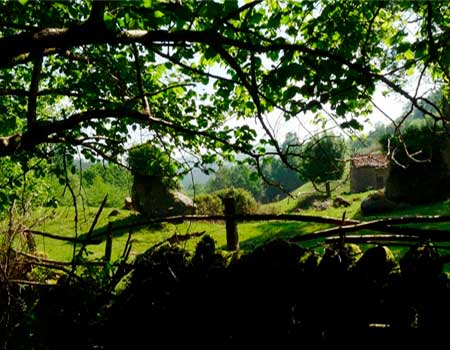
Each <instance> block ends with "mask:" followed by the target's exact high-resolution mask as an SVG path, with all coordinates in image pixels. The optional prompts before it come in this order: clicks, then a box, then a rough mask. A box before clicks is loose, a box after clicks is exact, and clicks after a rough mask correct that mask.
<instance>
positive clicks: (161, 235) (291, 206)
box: [2, 184, 450, 261]
mask: <svg viewBox="0 0 450 350" xmlns="http://www.w3.org/2000/svg"><path fill="white" fill-rule="evenodd" d="M347 190H348V189H347V188H346V187H345V186H343V187H341V188H340V189H338V190H336V194H335V195H339V196H341V197H342V198H344V199H345V200H347V201H348V202H349V203H350V206H349V207H347V208H343V207H341V208H334V207H333V206H329V207H328V208H326V209H324V210H317V209H314V208H297V206H298V204H299V203H302V201H303V200H304V199H305V198H307V197H308V196H310V195H314V188H313V187H312V186H311V185H310V184H305V185H303V186H302V187H300V188H299V189H297V190H296V191H294V192H293V197H287V198H285V199H283V200H281V201H278V202H275V203H271V204H266V205H262V206H261V211H262V212H270V213H279V214H281V213H299V214H303V215H316V216H329V217H335V218H342V217H343V216H344V213H345V218H347V219H357V220H363V221H370V220H374V219H379V218H383V217H400V216H411V215H412V216H414V215H446V214H449V213H450V201H444V202H438V203H434V204H430V205H421V206H415V207H409V208H406V209H402V210H397V211H394V212H391V213H387V214H384V215H377V216H362V215H361V213H360V204H361V200H363V199H364V198H366V197H367V196H368V195H369V194H370V193H371V192H370V191H369V192H365V193H358V194H348V192H346V191H347ZM316 195H317V193H316ZM97 211H98V208H93V207H85V208H82V207H79V208H78V215H77V225H76V230H75V209H74V208H73V207H59V208H56V209H53V208H41V209H38V210H35V211H34V212H33V213H32V215H31V217H29V218H28V219H27V220H26V222H25V224H26V225H28V226H29V227H30V228H31V229H32V230H36V231H43V232H48V233H52V234H56V235H60V236H64V237H71V238H74V237H75V236H78V237H83V236H84V235H86V233H87V232H88V231H89V229H90V227H91V225H92V223H93V221H94V217H95V215H96V213H97ZM113 211H115V212H116V213H115V215H111V213H112V212H113ZM143 220H144V218H143V217H142V216H141V215H139V214H138V213H137V212H135V211H130V210H125V209H113V208H105V209H104V210H103V212H102V213H101V215H100V217H99V220H98V222H97V224H96V226H95V228H94V231H93V236H94V237H97V239H96V243H95V244H89V245H88V246H87V252H88V257H89V259H99V258H101V257H103V255H104V253H105V237H106V231H107V228H108V225H112V227H113V228H114V226H116V227H117V226H123V225H127V224H132V223H136V222H141V221H143ZM5 225H6V222H4V223H2V226H5ZM327 227H329V226H328V225H325V224H315V223H303V222H281V221H260V222H241V223H239V225H238V232H239V240H240V248H241V249H242V250H251V249H253V248H255V247H257V246H258V245H261V244H263V243H264V242H266V241H268V240H270V239H273V238H291V237H294V236H297V235H303V234H306V233H312V232H315V231H318V230H322V229H325V228H327ZM412 227H414V225H412ZM415 227H421V228H434V229H440V230H449V236H450V223H444V224H442V223H441V224H420V225H415ZM113 231H114V230H113ZM200 232H201V233H203V232H204V233H205V234H208V235H210V236H212V237H213V238H214V240H215V241H216V243H217V247H218V248H219V249H225V248H226V234H225V225H224V223H223V222H220V221H217V222H197V221H195V222H189V221H185V222H183V223H178V224H171V223H163V224H156V225H151V226H149V225H146V226H140V227H138V228H133V229H122V230H120V231H114V236H113V237H114V238H113V246H112V259H113V260H116V259H118V258H119V257H120V256H121V255H122V254H123V250H124V247H125V244H126V242H127V240H128V237H129V235H131V237H130V239H131V242H132V249H131V253H130V258H133V257H135V256H136V255H138V254H140V253H142V252H144V251H145V250H147V249H149V248H150V247H152V246H153V245H155V244H158V243H159V242H162V241H164V240H165V239H167V238H169V237H171V236H173V235H174V234H177V235H185V234H191V233H200ZM34 237H35V241H36V246H37V250H38V251H39V252H40V253H42V254H44V255H45V256H46V257H48V258H49V259H55V260H61V261H69V260H71V258H72V256H73V253H74V245H73V243H71V242H65V241H59V240H55V239H52V238H48V237H42V236H39V235H35V236H34ZM199 239H200V238H199V237H198V238H193V239H190V240H187V241H185V242H182V244H183V245H184V246H185V248H186V249H187V250H189V251H193V250H194V249H195V246H196V244H197V242H198V241H199ZM322 241H323V240H322ZM322 241H311V242H307V243H303V244H304V245H306V246H316V245H318V244H320V243H321V242H322ZM79 246H80V245H78V246H77V247H79ZM405 249H406V248H402V247H393V248H392V250H393V252H394V254H395V255H397V256H398V257H399V256H400V255H401V254H402V253H403V252H404V251H405Z"/></svg>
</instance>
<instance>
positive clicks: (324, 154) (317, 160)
mask: <svg viewBox="0 0 450 350" xmlns="http://www.w3.org/2000/svg"><path fill="white" fill-rule="evenodd" d="M344 155H345V143H344V141H343V140H342V139H341V138H339V137H337V136H335V135H331V134H325V135H323V137H321V138H319V139H313V140H311V141H309V142H308V143H307V144H306V145H305V149H304V158H303V162H302V175H303V177H304V178H305V179H306V180H308V181H311V182H312V183H313V185H316V184H320V183H324V184H325V187H326V193H327V196H328V197H331V189H330V181H332V180H339V179H340V178H341V177H342V175H343V173H344V168H345V162H344Z"/></svg>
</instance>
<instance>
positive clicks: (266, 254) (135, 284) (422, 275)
mask: <svg viewBox="0 0 450 350" xmlns="http://www.w3.org/2000/svg"><path fill="white" fill-rule="evenodd" d="M127 269H129V270H131V272H130V273H128V274H127V275H125V277H124V278H122V280H121V281H120V282H119V281H118V279H117V278H116V277H117V276H120V275H121V274H122V275H123V274H124V273H118V274H114V275H113V277H110V275H109V274H107V273H105V270H104V269H103V267H102V268H101V269H96V268H90V269H87V270H86V273H85V275H84V277H83V278H77V279H70V278H68V277H65V278H61V279H60V280H59V281H58V283H57V284H56V285H54V286H45V287H44V286H27V287H22V288H19V287H18V286H17V285H2V288H1V299H0V300H1V309H2V310H1V314H2V315H3V316H2V317H3V319H4V320H7V322H5V323H2V324H3V325H6V326H5V327H3V328H2V329H1V332H2V334H1V335H0V338H1V339H3V340H2V341H3V344H2V345H3V346H4V347H6V348H7V349H142V348H160V347H161V346H164V347H168V348H175V347H178V346H182V347H183V348H207V347H208V348H222V347H225V346H226V347H228V348H242V347H244V348H252V349H253V348H258V347H262V346H264V348H266V347H267V346H276V347H277V348H280V349H283V348H293V347H298V348H301V347H306V348H311V346H313V347H314V348H317V347H321V346H323V347H328V346H329V347H332V346H333V347H335V346H337V345H339V346H346V347H347V348H348V347H350V348H353V347H355V348H356V347H359V346H361V344H371V345H380V346H384V345H386V344H388V345H389V347H393V346H401V347H402V348H406V347H408V346H412V345H414V346H417V345H424V346H425V345H428V346H430V345H432V344H441V341H443V340H444V338H445V336H446V330H447V329H448V327H449V326H450V316H449V315H450V299H449V298H448V296H449V294H450V290H449V283H448V278H447V276H446V275H445V274H444V273H443V272H442V260H441V258H440V257H439V256H438V253H437V251H436V250H435V249H434V248H433V247H432V246H430V245H421V246H415V247H412V248H411V249H410V250H409V251H408V252H407V253H406V254H405V255H404V256H403V257H402V258H401V259H400V261H399V262H397V261H395V258H394V256H393V254H392V253H391V252H390V250H389V249H388V248H385V247H382V246H377V247H374V248H371V249H368V250H366V252H365V253H364V254H362V253H361V250H360V248H359V247H358V246H356V245H334V246H329V247H328V248H327V249H325V251H324V253H323V254H322V256H319V255H318V254H317V253H316V252H314V251H311V250H307V249H304V248H301V247H300V246H298V245H294V244H291V243H288V242H286V241H283V240H273V241H271V242H269V243H267V244H265V245H263V246H261V247H259V248H257V249H255V250H254V251H252V252H249V253H245V254H244V253H227V254H225V253H224V252H221V251H218V250H216V249H215V243H214V241H213V240H212V238H210V237H209V236H205V237H203V239H202V240H201V241H200V243H199V244H198V246H197V249H196V251H195V253H194V254H193V255H192V256H190V254H189V253H188V252H187V251H186V250H184V249H183V248H181V247H180V246H178V245H169V244H166V245H161V246H159V247H157V248H153V249H149V250H148V251H146V252H145V253H144V254H142V255H141V256H140V257H138V258H137V259H136V261H135V263H134V264H133V266H131V265H129V266H127ZM127 269H125V270H124V271H125V272H126V270H127ZM124 271H122V272H124ZM358 344H359V345H358Z"/></svg>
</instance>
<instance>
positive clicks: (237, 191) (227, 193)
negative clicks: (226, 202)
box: [196, 188, 258, 215]
mask: <svg viewBox="0 0 450 350" xmlns="http://www.w3.org/2000/svg"><path fill="white" fill-rule="evenodd" d="M226 197H233V198H234V199H235V201H236V214H254V213H256V212H257V211H258V204H257V202H256V200H255V198H253V196H252V195H251V193H250V192H248V191H247V190H244V189H242V188H227V189H223V190H220V191H216V192H212V193H210V194H204V195H200V196H198V198H197V199H196V205H197V209H196V212H197V214H200V215H221V214H223V213H224V212H223V203H222V198H226Z"/></svg>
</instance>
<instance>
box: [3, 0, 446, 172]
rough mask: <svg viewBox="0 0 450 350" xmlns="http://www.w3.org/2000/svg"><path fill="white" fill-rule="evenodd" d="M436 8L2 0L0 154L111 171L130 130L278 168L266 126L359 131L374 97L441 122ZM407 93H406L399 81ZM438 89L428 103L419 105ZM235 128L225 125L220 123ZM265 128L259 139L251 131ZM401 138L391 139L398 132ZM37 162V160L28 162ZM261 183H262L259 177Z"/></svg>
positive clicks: (440, 23)
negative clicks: (84, 162)
mask: <svg viewBox="0 0 450 350" xmlns="http://www.w3.org/2000/svg"><path fill="white" fill-rule="evenodd" d="M449 7H450V5H449V3H448V2H440V1H420V2H418V1H401V2H399V1H395V2H391V1H387V2H384V1H347V0H346V1H343V0H342V1H340V0H337V1H298V0H295V1H288V0H287V1H283V2H278V1H260V0H257V1H246V2H241V1H233V0H227V1H223V2H213V1H202V2H199V1H170V2H159V1H146V0H143V1H110V2H109V1H71V2H67V1H51V2H50V1H40V2H34V1H33V2H32V1H26V0H23V1H3V2H1V3H0V12H1V13H2V19H1V20H0V51H1V52H2V55H1V57H0V81H1V84H0V157H1V158H5V159H8V160H11V161H12V162H13V163H14V164H20V165H21V166H22V169H23V170H27V169H29V168H30V164H29V159H31V157H36V159H42V158H52V157H53V156H54V155H59V156H60V157H63V158H64V159H65V158H70V157H72V158H73V157H74V156H75V155H76V154H77V153H79V152H81V153H82V154H83V155H84V157H85V158H87V159H94V158H98V157H101V158H104V159H110V160H114V161H117V160H118V159H119V160H120V159H123V158H120V157H121V155H123V154H125V152H126V149H127V147H128V146H127V145H129V142H130V140H131V136H130V135H132V134H133V131H135V130H140V131H141V133H142V132H145V134H146V139H147V140H148V141H149V142H151V143H152V145H153V146H154V147H158V148H160V149H161V150H162V151H163V152H165V153H166V154H168V155H173V154H174V152H175V151H176V150H179V151H182V152H184V154H187V155H189V156H191V157H194V159H196V160H197V161H196V164H197V165H198V164H205V163H212V162H215V161H216V159H217V157H218V156H219V157H223V158H224V159H227V160H232V159H233V154H234V153H235V152H238V153H241V154H245V155H247V156H249V159H251V160H252V161H253V163H254V165H256V166H257V168H259V169H261V168H262V164H263V160H264V157H266V156H269V155H273V154H274V153H276V154H278V155H279V156H280V159H281V161H283V162H284V163H286V164H288V165H289V166H290V167H291V168H295V164H290V163H289V159H290V157H289V154H288V151H286V150H283V148H282V147H281V145H280V144H279V141H278V140H277V137H276V135H275V133H274V130H273V126H272V125H270V123H269V122H268V120H267V118H266V116H267V114H268V113H270V112H273V111H277V112H279V113H281V115H282V118H283V120H284V121H288V120H290V119H292V118H299V119H300V120H301V119H302V118H304V117H305V116H306V115H312V116H314V118H316V119H317V120H318V121H320V118H323V117H324V116H326V118H327V119H328V120H332V121H333V122H334V123H335V124H336V126H339V127H341V128H343V129H344V130H353V129H356V130H358V129H360V128H361V127H362V124H363V123H364V120H365V119H366V118H367V117H368V116H369V115H370V114H371V112H372V111H373V110H374V109H380V110H382V111H383V108H384V106H378V105H376V104H375V103H374V99H373V97H374V93H375V91H376V89H381V90H383V91H385V92H386V93H392V94H395V95H397V96H399V97H400V98H401V99H402V100H403V101H404V102H407V103H409V105H410V106H411V108H409V109H408V110H406V111H405V112H404V115H403V116H402V118H400V120H399V122H398V123H399V124H401V123H402V121H403V120H405V119H407V118H408V116H409V115H411V114H412V113H415V112H417V111H419V112H421V113H423V114H424V115H426V116H428V117H429V118H431V119H432V120H434V121H435V122H436V123H441V124H444V125H445V124H446V122H447V119H448V118H449V104H448V101H449V96H450V95H449V86H450V72H449V63H450V45H449V40H450V8H449ZM412 81H413V83H414V86H413V88H411V82H412ZM430 90H431V91H441V93H442V99H441V100H440V101H431V100H429V99H427V93H429V91H430ZM230 119H234V120H237V121H239V123H238V124H237V126H234V127H230V125H229V124H227V121H228V120H230ZM250 121H256V122H257V125H258V128H259V129H261V130H264V136H262V137H261V136H259V135H258V133H257V131H256V127H252V126H250V125H252V124H251V123H250ZM398 130H400V129H398ZM35 163H37V162H35ZM260 175H261V176H263V173H262V172H260Z"/></svg>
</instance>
